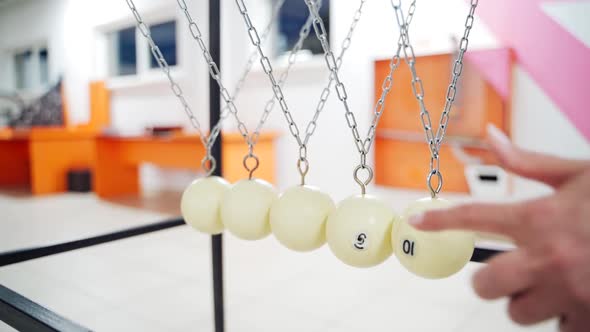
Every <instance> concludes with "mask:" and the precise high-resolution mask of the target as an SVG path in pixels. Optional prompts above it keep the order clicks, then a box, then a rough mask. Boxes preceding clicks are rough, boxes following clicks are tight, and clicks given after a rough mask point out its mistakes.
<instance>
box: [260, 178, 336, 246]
mask: <svg viewBox="0 0 590 332" xmlns="http://www.w3.org/2000/svg"><path fill="white" fill-rule="evenodd" d="M332 210H334V202H333V201H332V199H331V198H330V196H328V195H326V194H324V193H322V192H321V191H319V190H318V189H316V188H314V187H310V186H296V187H292V188H289V189H287V190H286V191H285V192H284V193H283V194H282V195H281V196H280V198H279V199H278V200H276V201H275V202H274V203H273V205H272V206H271V208H270V228H271V230H272V233H273V234H274V236H275V237H276V238H277V240H279V242H280V243H281V244H283V245H284V246H285V247H287V248H289V249H291V250H295V251H310V250H313V249H317V248H319V247H321V246H322V245H323V244H324V243H326V227H325V226H326V219H327V218H328V215H329V214H330V212H332Z"/></svg>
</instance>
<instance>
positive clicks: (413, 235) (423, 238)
mask: <svg viewBox="0 0 590 332" xmlns="http://www.w3.org/2000/svg"><path fill="white" fill-rule="evenodd" d="M450 205H451V203H450V202H448V201H446V200H443V199H440V198H436V199H431V198H425V199H421V200H418V201H416V202H413V203H412V204H410V205H409V206H408V207H407V208H406V210H405V212H404V213H403V215H402V218H401V220H400V222H399V223H396V225H395V226H394V227H393V230H392V233H391V243H392V245H393V251H394V252H395V255H396V257H397V258H398V259H399V261H400V262H401V264H402V265H403V266H404V267H405V268H407V269H408V270H409V271H410V272H412V273H414V274H416V275H419V276H421V277H424V278H429V279H439V278H446V277H448V276H451V275H453V274H455V273H457V272H458V271H460V270H461V269H462V268H463V267H464V266H465V264H467V262H469V260H470V259H471V256H472V254H473V249H474V245H475V236H474V234H473V233H471V232H465V231H455V230H451V231H441V232H425V231H420V230H417V229H415V228H414V227H413V226H412V225H410V224H409V223H408V218H409V217H411V216H412V215H415V214H418V213H421V212H424V211H427V210H433V209H441V208H447V207H449V206H450Z"/></svg>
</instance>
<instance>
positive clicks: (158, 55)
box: [126, 0, 285, 175]
mask: <svg viewBox="0 0 590 332" xmlns="http://www.w3.org/2000/svg"><path fill="white" fill-rule="evenodd" d="M126 1H127V5H128V7H129V9H130V10H131V12H132V14H133V17H134V18H135V20H136V22H137V28H138V29H139V31H140V32H141V34H142V35H143V36H144V37H145V38H146V40H147V41H148V45H149V47H150V51H151V53H152V55H153V56H154V59H155V60H156V62H157V63H158V66H159V67H160V69H161V70H162V71H163V72H164V74H165V75H166V77H167V78H168V81H169V83H170V88H171V90H172V92H173V93H174V95H175V96H176V97H177V98H178V100H179V101H180V103H181V105H182V107H183V109H184V111H185V113H186V114H187V116H188V118H189V120H190V122H191V125H192V126H193V127H194V128H195V129H196V130H197V132H198V134H199V138H200V140H201V143H202V144H203V146H204V147H205V150H206V155H205V157H204V158H203V160H202V161H201V166H202V168H203V170H204V171H205V172H206V174H207V175H210V174H211V173H213V171H214V170H215V167H216V161H215V159H214V158H213V157H212V155H211V147H212V146H213V144H214V143H215V141H216V140H217V137H218V136H219V133H220V132H221V126H222V122H223V120H224V119H225V118H226V117H227V114H228V112H227V110H228V109H229V106H228V104H227V103H226V106H225V107H224V108H223V109H222V111H221V114H220V119H219V121H218V122H217V123H216V124H215V126H214V127H213V128H212V129H211V131H210V133H209V135H208V136H207V135H205V134H204V132H203V130H202V129H201V124H200V122H199V120H198V119H197V117H196V116H195V114H194V112H193V111H192V109H191V107H190V105H189V104H188V102H187V101H186V98H185V97H184V94H183V91H182V88H181V87H180V85H179V84H178V83H177V82H176V81H175V80H174V78H173V77H172V75H171V73H170V71H171V70H170V66H169V65H168V62H167V61H166V59H165V58H164V56H163V54H162V52H161V51H160V48H159V47H158V45H156V43H155V42H154V40H153V38H152V37H151V33H150V29H149V27H148V26H147V24H146V23H145V21H144V20H143V19H142V17H141V15H140V14H139V12H138V10H137V7H136V6H135V3H134V2H133V0H126ZM177 2H178V5H179V6H180V8H181V9H182V10H183V12H184V14H185V16H186V17H187V18H188V19H190V14H189V13H188V9H187V5H186V3H185V1H184V0H178V1H177ZM284 2H285V0H279V1H278V2H277V4H276V5H275V7H274V9H273V14H272V16H271V19H270V21H269V23H268V25H267V26H266V28H265V29H264V31H263V34H262V38H261V39H262V41H264V40H266V38H267V37H268V35H269V33H270V30H271V28H272V26H273V24H274V22H275V21H276V18H277V16H278V13H279V11H280V8H281V7H282V6H283V4H284ZM191 20H192V19H191ZM192 23H194V22H192ZM189 29H190V31H191V34H192V35H193V37H195V34H198V35H200V31H199V28H198V26H197V25H196V23H194V24H189ZM199 46H200V47H201V50H202V51H203V54H204V56H205V59H206V60H207V62H208V65H209V68H210V69H209V72H210V73H211V74H212V75H213V73H214V72H215V70H212V69H211V68H212V67H213V65H212V64H211V62H212V61H211V60H212V58H211V55H210V54H209V52H208V50H207V48H206V46H205V43H204V42H202V40H201V42H200V43H199ZM257 56H258V53H257V52H256V50H254V51H253V52H252V53H251V54H250V56H249V58H248V61H247V63H246V66H245V68H244V72H243V73H242V76H241V77H240V79H239V80H238V82H237V83H236V87H235V88H234V93H233V96H234V98H235V97H236V96H237V95H238V94H239V92H240V89H241V88H242V86H243V84H244V81H245V79H246V76H247V75H248V73H249V72H250V71H251V69H252V66H253V64H254V61H255V60H256V57H257ZM215 67H216V66H215ZM217 72H218V70H217ZM214 78H215V77H214ZM216 80H217V79H216ZM218 82H219V81H218Z"/></svg>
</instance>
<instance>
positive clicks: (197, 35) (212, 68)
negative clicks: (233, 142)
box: [177, 0, 311, 178]
mask: <svg viewBox="0 0 590 332" xmlns="http://www.w3.org/2000/svg"><path fill="white" fill-rule="evenodd" d="M177 2H178V4H179V6H180V8H181V9H182V10H183V12H184V14H185V17H186V19H187V22H188V24H189V30H190V31H191V34H192V36H193V38H194V39H195V40H196V41H197V44H198V45H199V47H200V48H201V50H202V51H203V55H204V57H205V60H206V61H207V63H208V65H209V72H210V74H211V77H213V78H214V79H215V81H216V82H217V84H218V86H219V89H220V91H221V97H222V98H223V100H224V101H225V103H226V107H227V109H228V111H229V113H230V114H232V115H233V117H234V118H235V120H236V122H237V123H238V130H239V132H240V134H241V135H242V137H243V138H244V140H245V141H246V143H247V144H248V154H247V155H246V156H245V158H244V165H246V164H247V161H248V160H253V161H254V162H255V163H256V164H258V162H257V161H258V158H257V157H256V155H255V154H254V151H253V150H254V146H255V145H256V142H257V140H258V137H259V136H260V130H261V129H262V127H263V126H264V124H265V122H266V120H267V119H268V117H269V115H270V113H271V111H272V109H273V107H274V104H272V105H267V107H265V110H264V112H263V113H262V115H261V117H260V120H259V122H258V125H257V127H256V130H255V131H254V133H252V134H251V135H250V134H249V132H248V129H247V127H246V125H245V124H244V122H243V121H242V120H240V118H239V116H238V112H237V111H238V109H237V107H236V106H235V103H234V98H232V97H231V95H230V94H229V92H228V90H227V89H226V88H225V87H224V86H223V83H222V82H221V74H220V72H219V68H218V66H217V64H216V63H215V62H214V61H213V59H212V58H211V55H210V54H209V51H208V50H207V48H206V46H205V43H204V42H203V39H202V34H201V32H200V30H199V28H198V25H197V23H196V22H195V21H194V20H193V18H192V17H191V15H190V13H189V12H188V8H187V5H186V3H185V1H184V0H177ZM310 26H311V21H310V22H309V25H308V26H307V28H306V26H305V25H304V26H302V28H301V31H300V36H299V41H298V42H297V43H296V44H295V45H294V47H293V48H294V50H295V52H294V53H297V51H298V50H299V49H300V48H301V47H302V45H303V40H304V39H305V37H307V34H308V33H309V30H310ZM305 31H307V32H305ZM249 34H250V30H249ZM251 38H252V36H251ZM256 38H257V41H258V45H257V50H256V52H257V53H258V54H259V55H261V44H262V39H261V38H260V37H259V36H258V34H256ZM262 54H263V53H262ZM260 62H261V64H263V68H264V63H270V61H269V60H268V58H266V60H265V58H261V59H260ZM293 62H294V60H293ZM288 69H290V66H289V67H288ZM285 77H286V76H285ZM245 167H246V166H245ZM256 168H257V167H255V168H253V169H249V168H248V167H246V169H248V171H249V172H250V178H252V174H253V172H254V170H255V169H256Z"/></svg>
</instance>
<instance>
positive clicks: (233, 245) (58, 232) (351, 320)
mask: <svg viewBox="0 0 590 332" xmlns="http://www.w3.org/2000/svg"><path fill="white" fill-rule="evenodd" d="M0 211H1V220H0V251H4V250H9V249H15V248H20V247H25V246H33V245H40V244H48V243H54V242H60V241H64V240H71V239H76V238H81V237H86V236H90V235H96V234H99V233H103V232H108V231H112V230H115V229H120V228H125V227H129V226H132V225H138V224H142V223H149V222H154V221H159V220H162V219H164V218H167V217H169V216H167V215H163V214H157V213H152V212H146V211H143V210H137V209H132V208H126V207H121V206H118V205H114V204H112V203H106V202H102V201H99V200H97V199H96V198H95V197H94V196H93V195H71V194H68V195H58V196H49V197H42V198H34V199H30V198H27V197H16V196H11V195H2V194H0ZM224 245H225V253H224V255H225V286H226V289H225V290H226V294H225V299H226V324H227V331H229V332H239V331H297V332H300V331H327V332H331V331H359V330H362V331H403V332H413V331H443V332H446V331H450V332H473V331H478V332H497V331H505V332H511V331H535V332H541V331H555V330H556V328H555V323H554V322H549V323H546V324H543V325H539V326H534V327H530V328H523V327H519V326H516V325H514V324H512V323H511V322H510V321H509V319H508V317H507V315H506V313H505V311H506V309H505V307H506V303H504V302H503V301H496V302H484V301H482V300H480V299H478V298H477V297H476V296H475V294H474V293H473V291H472V290H471V287H470V279H471V275H472V274H473V272H474V271H475V270H476V269H477V268H478V264H476V263H471V264H469V265H468V266H467V268H466V269H464V270H463V271H462V272H461V273H459V274H457V275H455V276H453V277H451V278H448V279H445V280H439V281H428V280H423V279H419V278H416V277H414V276H413V275H411V274H409V273H408V272H406V271H405V270H404V269H403V268H402V267H401V266H400V265H399V264H398V263H397V261H396V260H395V259H393V258H392V259H390V260H388V261H387V262H385V263H384V264H382V265H380V266H378V267H375V268H372V269H354V268H349V267H347V266H345V265H344V264H342V263H340V262H339V261H338V260H336V258H334V256H333V255H332V254H331V253H330V251H329V249H328V248H327V247H325V246H324V247H323V248H322V249H320V250H318V251H315V252H313V253H307V254H299V253H294V252H291V251H289V250H287V249H285V248H283V247H281V246H280V245H279V244H278V243H277V241H276V240H274V239H273V238H272V236H269V237H268V238H266V239H264V240H261V241H257V242H245V241H241V240H237V239H236V238H234V237H232V236H231V235H226V236H225V243H224ZM209 246H210V240H209V237H207V236H205V235H202V234H199V233H196V232H194V231H192V230H191V229H189V228H188V227H184V226H182V227H177V228H173V229H169V230H164V231H160V232H156V233H152V234H149V235H144V236H138V237H135V238H132V239H127V240H121V241H117V242H113V243H110V244H105V245H99V246H96V247H92V248H87V249H82V250H77V251H74V252H69V253H65V254H60V255H55V256H52V257H48V258H42V259H37V260H33V261H29V262H26V263H21V264H16V265H12V266H7V267H4V268H0V284H3V285H5V286H7V287H9V288H12V289H13V290H15V291H17V292H20V293H21V294H23V295H25V296H27V297H29V298H31V299H33V300H34V301H37V302H39V303H41V304H43V305H45V306H47V307H48V308H50V309H52V310H55V311H56V312H58V313H60V314H62V315H64V316H66V317H69V318H71V319H73V320H74V321H76V322H78V323H80V324H82V325H84V326H87V327H90V328H92V329H93V330H97V331H212V326H213V322H212V295H211V266H210V265H211V263H210V249H209ZM0 324H1V323H0ZM0 331H11V329H10V328H9V327H7V326H5V325H0Z"/></svg>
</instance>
